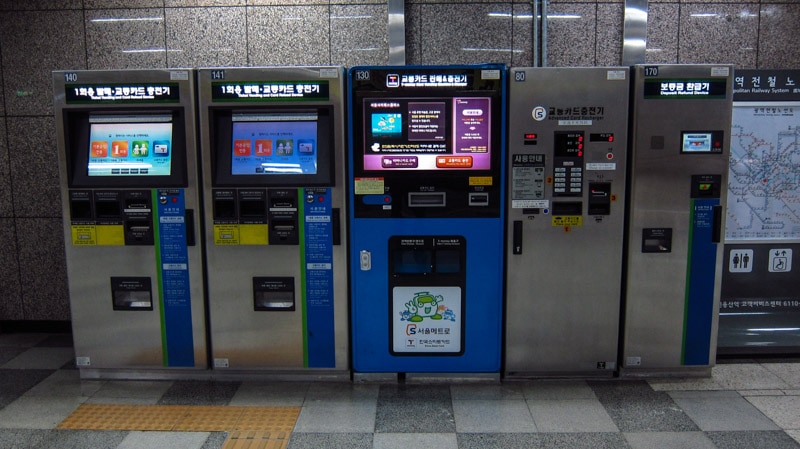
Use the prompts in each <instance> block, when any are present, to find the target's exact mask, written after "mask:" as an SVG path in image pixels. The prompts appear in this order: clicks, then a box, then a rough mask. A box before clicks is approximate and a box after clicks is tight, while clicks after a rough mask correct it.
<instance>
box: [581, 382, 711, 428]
mask: <svg viewBox="0 0 800 449" xmlns="http://www.w3.org/2000/svg"><path fill="white" fill-rule="evenodd" d="M589 386H590V387H592V390H594V392H595V394H596V395H597V397H598V399H599V400H600V403H601V404H602V405H603V407H604V408H605V410H606V412H608V414H609V416H611V419H612V420H613V421H614V424H616V425H617V427H618V428H619V430H620V431H622V432H692V431H697V430H700V429H699V428H698V427H697V424H695V423H694V422H693V421H692V420H691V419H690V418H689V417H688V416H687V415H686V413H684V412H683V411H682V410H681V409H680V408H679V407H678V406H677V404H675V401H673V400H672V398H670V397H669V395H667V394H666V393H664V392H657V391H653V389H652V388H650V386H649V385H648V384H647V383H646V382H645V381H607V382H606V381H604V382H600V381H591V382H589Z"/></svg>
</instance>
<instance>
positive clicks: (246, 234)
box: [239, 224, 269, 245]
mask: <svg viewBox="0 0 800 449" xmlns="http://www.w3.org/2000/svg"><path fill="white" fill-rule="evenodd" d="M239 244H240V245H268V244H269V232H268V230H267V225H266V224H243V225H239Z"/></svg>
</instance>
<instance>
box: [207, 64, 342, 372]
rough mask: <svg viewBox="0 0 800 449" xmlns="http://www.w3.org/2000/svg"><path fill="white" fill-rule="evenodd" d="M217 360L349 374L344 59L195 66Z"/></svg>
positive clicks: (264, 368) (262, 368) (226, 368)
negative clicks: (322, 63)
mask: <svg viewBox="0 0 800 449" xmlns="http://www.w3.org/2000/svg"><path fill="white" fill-rule="evenodd" d="M198 95H199V105H198V106H199V118H200V123H202V124H203V125H202V126H201V129H200V131H201V133H200V141H201V150H202V154H203V191H204V201H205V214H204V218H203V220H204V225H205V230H206V233H205V236H204V240H205V245H206V264H207V282H208V287H207V288H208V302H209V306H208V307H209V322H210V328H211V329H210V338H211V351H212V359H213V366H214V368H215V369H216V370H219V372H220V373H223V372H225V373H232V372H246V371H258V372H260V373H271V374H273V375H280V374H281V373H285V374H292V375H296V374H302V373H309V374H311V375H314V376H330V377H338V376H349V372H348V369H349V366H348V364H349V361H348V335H347V265H346V263H347V262H346V248H345V245H344V244H343V243H342V241H341V233H342V232H344V230H345V229H346V228H345V223H344V222H345V219H344V217H343V216H342V215H341V213H340V211H342V210H343V209H344V201H345V198H344V151H345V144H344V135H345V133H344V100H343V98H344V97H343V95H344V69H343V68H342V67H256V68H202V69H199V70H198Z"/></svg>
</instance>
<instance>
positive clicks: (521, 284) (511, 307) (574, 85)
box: [505, 67, 630, 377]
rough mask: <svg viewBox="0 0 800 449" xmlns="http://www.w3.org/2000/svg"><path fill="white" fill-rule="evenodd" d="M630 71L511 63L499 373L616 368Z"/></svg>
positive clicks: (591, 372) (603, 372) (595, 372)
mask: <svg viewBox="0 0 800 449" xmlns="http://www.w3.org/2000/svg"><path fill="white" fill-rule="evenodd" d="M629 72H630V69H629V68H628V67H604V68H512V69H511V73H510V82H509V111H510V112H509V130H508V133H509V135H508V142H509V153H510V155H509V158H508V173H509V183H508V184H509V185H508V198H509V207H508V224H507V226H508V233H507V235H508V236H509V237H508V242H507V248H506V262H507V274H506V287H507V290H506V303H507V313H506V316H507V318H506V323H507V325H506V338H505V344H506V347H505V357H506V362H505V374H506V376H508V377H515V376H517V377H519V376H522V377H524V376H552V375H581V376H611V375H612V374H614V373H615V371H616V367H617V352H618V351H617V348H618V335H619V316H620V299H621V291H620V290H621V281H620V279H621V276H622V267H623V262H622V259H623V251H622V247H623V242H624V239H623V231H624V226H625V179H626V173H627V157H626V153H627V131H628V94H629V89H630V75H629Z"/></svg>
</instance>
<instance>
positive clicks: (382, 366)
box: [347, 64, 506, 378]
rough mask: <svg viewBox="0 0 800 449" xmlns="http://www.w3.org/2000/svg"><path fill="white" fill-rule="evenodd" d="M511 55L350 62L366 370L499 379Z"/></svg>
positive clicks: (358, 326)
mask: <svg viewBox="0 0 800 449" xmlns="http://www.w3.org/2000/svg"><path fill="white" fill-rule="evenodd" d="M505 89H506V69H505V67H504V66H503V65H497V64H489V65H474V66H471V65H470V66H444V67H434V66H419V67H413V66H407V67H354V68H351V69H349V71H348V107H349V108H348V109H349V117H350V122H349V126H348V133H349V138H350V141H349V154H348V160H349V171H348V179H347V182H348V184H349V189H350V190H349V203H348V214H349V219H350V230H349V245H350V261H351V262H350V263H351V265H350V288H351V323H352V331H351V335H352V337H351V341H352V347H353V350H352V354H353V369H354V371H355V375H356V376H357V377H359V376H361V377H365V378H369V377H371V376H381V375H387V374H388V375H389V376H392V375H396V374H400V373H402V375H405V376H409V377H413V376H420V377H421V376H425V375H427V374H430V373H437V374H442V373H460V375H462V376H466V375H467V373H469V374H474V375H476V376H479V377H483V376H488V377H499V371H500V355H501V336H502V327H501V323H502V308H503V300H502V297H503V252H504V246H503V245H504V243H503V242H504V226H503V223H504V212H505V201H504V198H505V192H504V177H505V167H504V160H505V131H504V130H505V109H506V105H505Z"/></svg>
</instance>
